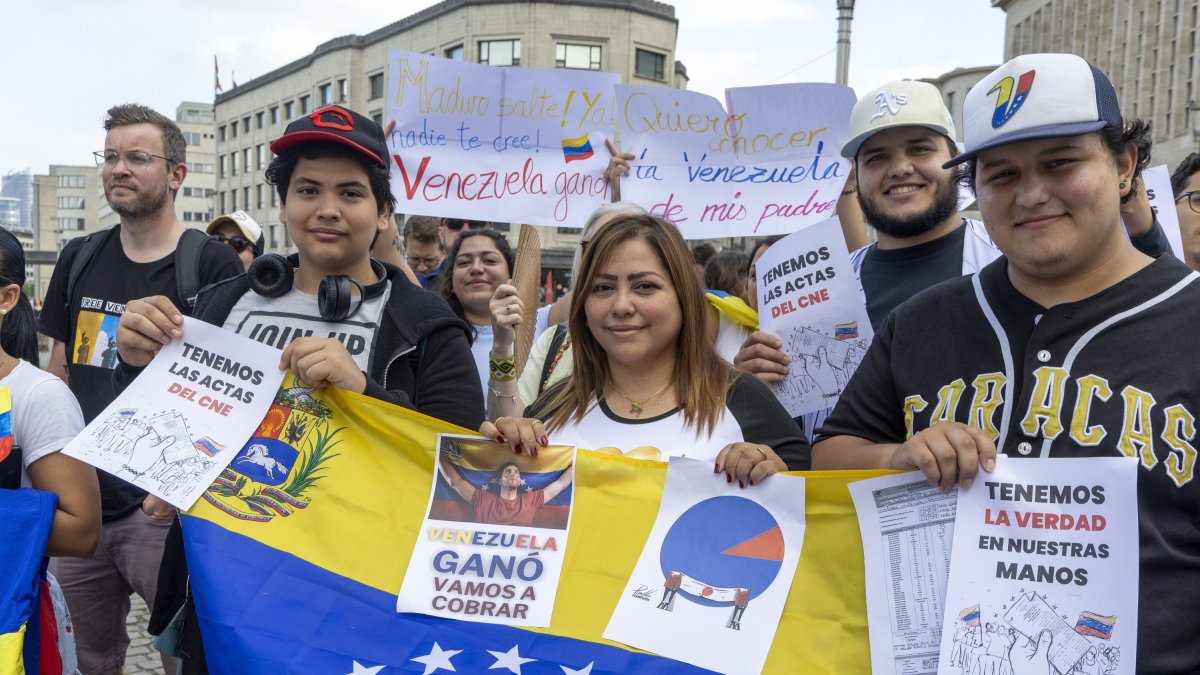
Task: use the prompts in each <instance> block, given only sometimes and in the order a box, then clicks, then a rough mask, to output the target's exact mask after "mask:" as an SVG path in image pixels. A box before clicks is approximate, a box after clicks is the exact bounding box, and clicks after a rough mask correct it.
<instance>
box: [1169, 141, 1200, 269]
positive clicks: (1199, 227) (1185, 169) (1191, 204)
mask: <svg viewBox="0 0 1200 675" xmlns="http://www.w3.org/2000/svg"><path fill="white" fill-rule="evenodd" d="M1171 191H1172V192H1174V193H1175V210H1176V211H1177V212H1178V213H1179V234H1180V235H1181V236H1182V238H1183V258H1184V260H1183V261H1184V262H1186V263H1187V264H1188V267H1190V268H1192V269H1194V270H1196V271H1200V153H1195V152H1193V153H1192V154H1190V155H1188V156H1187V157H1185V158H1184V160H1183V161H1182V162H1180V163H1179V166H1178V167H1176V168H1175V173H1173V174H1171Z"/></svg>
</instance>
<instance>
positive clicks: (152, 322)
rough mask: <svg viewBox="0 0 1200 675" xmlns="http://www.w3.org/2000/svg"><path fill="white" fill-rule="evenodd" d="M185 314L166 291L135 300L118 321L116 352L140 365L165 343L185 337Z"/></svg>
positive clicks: (128, 305) (147, 360) (126, 306)
mask: <svg viewBox="0 0 1200 675" xmlns="http://www.w3.org/2000/svg"><path fill="white" fill-rule="evenodd" d="M181 326H183V315H182V314H181V313H180V311H179V310H178V309H177V308H176V307H175V305H174V303H172V302H171V300H170V299H169V298H167V297H166V296H165V295H155V296H152V297H149V298H140V299H138V300H133V301H132V302H130V303H129V304H127V305H125V313H124V314H122V315H121V320H120V322H119V323H118V324H117V354H119V355H120V357H121V360H122V361H124V362H125V363H127V364H129V365H131V366H135V367H138V368H141V367H143V366H145V365H146V364H148V363H150V360H151V359H153V358H154V355H155V354H157V353H158V350H160V349H162V347H163V345H165V344H167V343H169V342H170V341H171V340H173V339H175V338H181V337H183V331H182V330H181V328H180V327H181Z"/></svg>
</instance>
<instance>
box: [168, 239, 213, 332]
mask: <svg viewBox="0 0 1200 675" xmlns="http://www.w3.org/2000/svg"><path fill="white" fill-rule="evenodd" d="M209 239H210V237H209V236H208V235H207V234H205V233H203V232H201V231H200V230H193V229H191V228H188V229H186V230H184V231H183V236H181V237H179V243H178V244H177V245H176V246H175V290H176V291H178V292H179V297H181V298H183V301H184V302H185V303H187V313H188V314H191V310H192V309H193V308H195V306H196V295H197V294H198V293H199V292H200V254H201V252H202V251H203V250H204V245H205V244H207V243H208V242H209Z"/></svg>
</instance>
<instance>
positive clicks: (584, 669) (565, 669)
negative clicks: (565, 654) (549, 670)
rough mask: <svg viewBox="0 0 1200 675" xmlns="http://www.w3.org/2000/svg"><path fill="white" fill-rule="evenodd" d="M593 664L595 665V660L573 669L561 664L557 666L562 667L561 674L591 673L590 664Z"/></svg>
mask: <svg viewBox="0 0 1200 675" xmlns="http://www.w3.org/2000/svg"><path fill="white" fill-rule="evenodd" d="M594 665H596V662H595V661H592V662H591V663H589V664H587V665H586V666H584V667H582V668H580V669H579V670H575V669H574V668H568V667H566V666H562V665H560V666H559V668H562V669H563V675H592V666H594Z"/></svg>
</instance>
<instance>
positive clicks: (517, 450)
mask: <svg viewBox="0 0 1200 675" xmlns="http://www.w3.org/2000/svg"><path fill="white" fill-rule="evenodd" d="M524 450H525V448H524V447H523V446H522V445H521V444H520V443H517V445H516V447H514V448H513V452H515V453H516V454H518V455H519V454H521V452H523V451H524Z"/></svg>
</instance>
